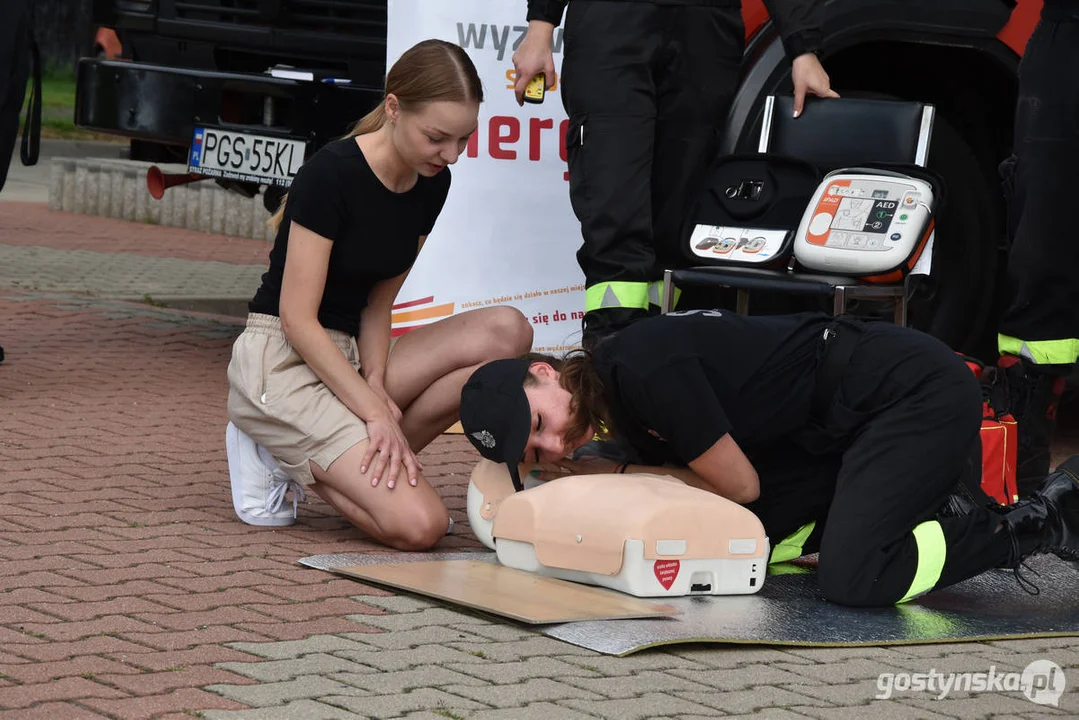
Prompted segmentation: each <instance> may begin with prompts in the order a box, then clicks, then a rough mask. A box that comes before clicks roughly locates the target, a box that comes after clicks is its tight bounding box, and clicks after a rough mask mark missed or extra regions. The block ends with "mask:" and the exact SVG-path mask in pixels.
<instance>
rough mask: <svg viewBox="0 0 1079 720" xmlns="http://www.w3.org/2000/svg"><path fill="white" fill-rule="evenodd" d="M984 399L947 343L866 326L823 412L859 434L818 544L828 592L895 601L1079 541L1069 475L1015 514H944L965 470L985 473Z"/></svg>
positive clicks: (978, 510)
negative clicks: (977, 454) (978, 445)
mask: <svg viewBox="0 0 1079 720" xmlns="http://www.w3.org/2000/svg"><path fill="white" fill-rule="evenodd" d="M981 402H982V401H981V389H980V387H979V385H978V382H977V381H976V379H975V378H974V376H973V374H972V373H971V372H970V370H969V369H968V368H967V367H966V365H965V364H964V363H963V362H962V360H961V359H960V358H959V357H958V356H957V355H956V354H955V353H954V352H952V351H951V350H950V349H949V348H948V347H947V346H945V345H944V344H943V343H940V342H939V341H938V340H936V339H935V338H933V337H931V336H929V335H926V334H924V333H921V332H917V331H913V330H907V329H903V328H899V327H896V326H892V325H889V324H884V323H880V324H873V325H872V326H871V327H870V328H867V330H866V331H865V335H864V336H863V339H862V342H861V343H860V344H859V347H858V348H857V349H856V350H855V353H854V355H853V357H852V359H851V364H850V367H849V368H848V371H847V374H846V376H845V377H844V379H843V380H842V382H841V384H840V389H839V392H838V393H837V397H836V399H835V401H834V403H833V404H832V406H831V408H830V410H829V411H828V416H827V420H826V425H827V426H830V427H831V428H833V429H835V430H837V431H838V433H839V434H844V433H849V436H850V437H851V438H852V442H851V444H850V446H849V448H848V449H847V451H846V452H845V453H844V456H843V465H842V468H841V469H840V472H839V477H838V481H837V484H836V493H835V497H834V499H833V502H832V506H831V508H830V510H829V512H828V518H827V524H826V527H825V530H824V535H823V537H822V539H821V545H820V563H819V567H818V573H819V580H820V587H821V591H822V593H823V594H824V596H825V597H826V598H828V599H829V600H832V601H833V602H838V603H841V604H845V605H854V606H881V605H891V604H894V603H897V602H902V601H904V600H908V599H911V598H913V597H916V596H918V595H920V594H923V593H925V592H928V591H929V590H932V589H934V588H941V587H946V586H948V585H952V584H954V583H957V582H960V581H962V580H965V579H967V578H970V577H973V576H974V575H977V574H979V573H981V572H984V571H985V570H988V569H990V568H995V567H1003V566H1008V565H1013V564H1016V563H1018V561H1019V560H1020V559H1021V558H1022V557H1025V556H1026V555H1028V554H1030V553H1031V552H1041V551H1054V552H1056V551H1063V550H1064V549H1065V548H1066V547H1070V546H1073V545H1074V542H1075V539H1076V538H1075V532H1076V530H1077V529H1079V484H1076V482H1074V481H1073V480H1072V479H1071V478H1067V477H1063V478H1057V480H1056V481H1055V485H1054V487H1053V489H1052V491H1051V492H1049V493H1048V494H1047V496H1046V497H1038V496H1036V499H1035V500H1034V501H1031V503H1029V504H1025V505H1024V504H1021V505H1020V506H1017V508H1016V509H1014V510H1012V511H1010V512H1007V513H1003V514H997V513H995V512H992V511H990V510H989V509H987V508H985V507H981V506H977V507H973V508H971V509H970V510H969V512H968V514H966V515H962V516H958V517H955V516H952V517H941V516H940V511H941V509H942V508H943V506H944V505H945V504H946V502H947V500H948V497H949V495H950V494H951V493H952V492H953V491H954V490H955V488H956V486H957V484H958V483H959V482H960V480H961V478H962V475H963V473H966V472H977V468H976V467H975V466H974V464H973V462H972V458H973V454H972V453H971V452H970V448H971V446H972V444H973V443H975V442H977V441H978V432H979V427H980V423H981Z"/></svg>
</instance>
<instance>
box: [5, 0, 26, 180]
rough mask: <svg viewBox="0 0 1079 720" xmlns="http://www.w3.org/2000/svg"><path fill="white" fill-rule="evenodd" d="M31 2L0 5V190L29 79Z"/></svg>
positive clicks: (12, 0)
mask: <svg viewBox="0 0 1079 720" xmlns="http://www.w3.org/2000/svg"><path fill="white" fill-rule="evenodd" d="M28 8H29V2H28V0H3V1H2V2H0V189H3V187H4V183H5V181H6V180H7V173H8V167H9V165H10V160H11V155H12V151H13V150H14V148H15V141H16V139H17V138H18V136H19V110H20V109H21V108H22V104H23V100H24V99H25V97H26V80H27V78H28V77H29V75H30V43H29V39H30V11H29V9H28Z"/></svg>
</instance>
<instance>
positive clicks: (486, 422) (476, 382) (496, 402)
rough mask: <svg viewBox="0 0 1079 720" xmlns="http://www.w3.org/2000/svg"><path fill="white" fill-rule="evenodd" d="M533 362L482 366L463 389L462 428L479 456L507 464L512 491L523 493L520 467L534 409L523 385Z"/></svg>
mask: <svg viewBox="0 0 1079 720" xmlns="http://www.w3.org/2000/svg"><path fill="white" fill-rule="evenodd" d="M531 366H532V361H531V360H526V359H523V358H512V359H508V360H494V361H492V362H489V363H486V364H484V365H481V366H480V367H479V368H477V369H476V371H475V372H474V373H472V376H471V377H470V378H469V379H468V382H466V383H465V386H464V387H463V388H462V389H461V427H462V428H463V429H464V431H465V435H467V436H468V439H469V441H470V442H471V443H472V445H473V446H475V448H476V449H477V450H478V451H479V453H480V455H482V456H483V457H485V458H487V459H488V460H491V461H492V462H499V463H505V464H506V466H507V467H508V468H509V471H510V479H511V480H513V487H515V488H516V489H517V490H522V489H523V488H524V486H523V485H522V484H521V478H520V477H519V475H518V472H517V464H518V463H519V462H521V460H523V459H524V452H525V445H527V444H528V436H529V434H530V433H531V432H532V408H531V407H530V406H529V404H528V396H527V395H525V390H524V381H525V377H526V376H527V375H528V368H529V367H531Z"/></svg>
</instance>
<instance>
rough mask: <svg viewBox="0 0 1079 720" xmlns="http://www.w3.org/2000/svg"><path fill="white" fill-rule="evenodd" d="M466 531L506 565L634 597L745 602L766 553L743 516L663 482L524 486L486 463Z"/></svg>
mask: <svg viewBox="0 0 1079 720" xmlns="http://www.w3.org/2000/svg"><path fill="white" fill-rule="evenodd" d="M467 507H468V521H469V524H470V525H471V526H472V531H473V532H474V533H475V535H476V537H477V538H478V539H479V540H480V542H482V543H483V544H484V545H486V546H487V547H489V548H491V549H492V550H494V551H495V552H496V554H497V557H498V560H499V562H500V563H502V564H503V565H506V566H508V567H513V568H517V569H519V570H527V571H529V572H534V573H537V574H540V575H547V576H551V577H556V578H561V579H563V580H571V581H574V582H580V583H585V584H588V585H598V586H602V587H607V588H611V589H613V590H618V591H620V592H624V593H628V594H630V595H635V596H637V597H670V596H681V595H746V594H751V593H755V592H757V591H758V590H760V589H761V586H762V585H763V584H764V578H765V575H766V572H767V569H768V558H769V553H770V551H771V548H770V546H769V542H768V537H767V536H766V535H765V533H764V526H763V525H761V522H760V520H759V519H758V518H757V516H756V515H754V514H753V513H752V512H751V511H750V510H748V509H746V508H744V507H742V506H741V505H738V504H737V503H734V502H732V501H730V500H727V499H725V498H722V497H720V496H718V495H715V494H714V493H710V492H706V491H704V490H699V489H697V488H694V487H690V486H688V485H686V484H684V483H683V482H681V481H680V480H677V479H675V478H672V477H670V476H666V475H646V474H627V475H619V474H596V475H575V476H567V477H562V478H559V479H557V480H551V481H550V482H545V483H542V482H532V483H529V482H527V479H526V483H525V489H524V490H523V491H521V492H514V490H513V484H512V483H511V482H510V477H509V473H508V472H507V470H506V468H505V466H504V465H501V464H496V463H493V462H489V461H487V460H483V461H481V462H480V464H479V465H477V466H476V468H475V470H473V472H472V478H471V481H470V482H469V486H468V497H467Z"/></svg>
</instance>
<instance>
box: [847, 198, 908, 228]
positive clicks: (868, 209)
mask: <svg viewBox="0 0 1079 720" xmlns="http://www.w3.org/2000/svg"><path fill="white" fill-rule="evenodd" d="M897 205H898V203H897V202H896V201H895V200H870V199H867V198H849V197H847V198H843V199H842V200H841V201H840V202H839V207H838V208H837V209H836V214H835V218H834V219H833V221H832V229H833V230H849V231H852V232H871V233H883V232H886V231H887V230H888V226H889V225H891V223H892V217H893V216H894V215H895V210H896V207H897Z"/></svg>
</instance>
